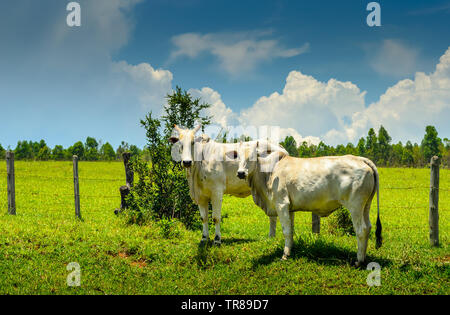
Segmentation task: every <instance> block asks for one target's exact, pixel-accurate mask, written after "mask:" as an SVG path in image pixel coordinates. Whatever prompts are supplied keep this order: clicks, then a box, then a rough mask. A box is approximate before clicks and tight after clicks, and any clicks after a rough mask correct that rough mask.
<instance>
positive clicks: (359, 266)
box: [355, 261, 364, 268]
mask: <svg viewBox="0 0 450 315" xmlns="http://www.w3.org/2000/svg"><path fill="white" fill-rule="evenodd" d="M363 266H364V261H357V262H355V267H356V268H362V267H363Z"/></svg>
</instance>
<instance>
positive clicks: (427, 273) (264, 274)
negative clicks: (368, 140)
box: [0, 161, 450, 294]
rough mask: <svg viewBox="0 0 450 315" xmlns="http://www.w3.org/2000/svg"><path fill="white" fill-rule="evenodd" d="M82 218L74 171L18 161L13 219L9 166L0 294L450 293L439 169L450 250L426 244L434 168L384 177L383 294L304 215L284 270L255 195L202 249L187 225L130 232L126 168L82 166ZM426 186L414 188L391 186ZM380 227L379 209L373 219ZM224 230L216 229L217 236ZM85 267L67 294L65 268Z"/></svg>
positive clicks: (447, 178) (228, 211) (1, 188)
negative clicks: (121, 210)
mask: <svg viewBox="0 0 450 315" xmlns="http://www.w3.org/2000/svg"><path fill="white" fill-rule="evenodd" d="M79 169H80V190H81V213H82V217H83V221H80V220H77V219H75V214H74V212H75V210H74V201H73V199H74V198H73V181H72V179H71V177H72V163H71V162H21V161H19V162H16V202H17V215H16V216H10V215H7V197H6V173H5V172H6V167H2V168H0V294H449V293H450V285H449V284H450V281H449V280H450V268H449V263H450V251H449V246H448V245H449V234H448V232H449V226H450V223H449V218H450V194H449V193H450V171H449V170H441V173H440V177H441V192H440V242H441V246H440V247H439V248H431V247H430V245H429V240H428V194H429V189H428V187H429V170H427V169H380V180H381V191H380V200H381V219H382V223H383V238H384V243H383V246H382V247H381V248H380V249H379V250H376V249H375V239H374V228H373V230H372V233H371V238H370V240H369V248H368V261H369V262H370V261H374V262H378V263H379V264H380V265H381V286H379V287H369V286H368V285H367V283H366V278H367V276H368V275H369V273H370V271H368V270H365V269H356V268H355V267H353V263H354V261H355V260H356V238H355V237H354V236H351V235H346V234H344V235H336V233H330V231H329V229H328V225H327V218H323V219H322V227H321V234H320V235H319V236H317V235H313V234H312V233H311V214H310V213H297V214H296V218H295V227H296V234H295V247H294V249H293V253H292V257H291V258H290V259H289V260H288V261H280V257H281V255H282V248H283V244H284V239H283V236H282V233H281V227H280V224H279V223H278V226H277V234H276V237H275V238H273V239H270V238H268V236H267V235H268V231H269V220H268V218H267V217H266V216H265V214H264V213H263V212H262V211H261V210H260V209H259V208H258V207H256V206H255V205H254V204H253V201H252V198H251V197H249V198H245V199H239V198H235V197H225V199H224V204H223V211H222V213H223V217H224V218H223V222H222V242H223V243H222V246H221V247H215V246H212V245H208V246H206V247H202V246H199V241H200V238H201V231H190V230H187V229H185V228H184V227H183V225H182V224H180V223H178V222H175V223H172V224H168V223H167V222H163V223H150V224H148V225H146V226H137V225H127V224H126V222H125V220H126V219H125V218H124V217H123V216H116V215H114V214H113V210H114V209H115V208H116V207H118V206H119V204H120V197H119V191H118V188H119V186H120V185H122V184H123V182H124V177H125V176H124V170H123V164H122V163H118V162H111V163H107V162H80V165H79ZM402 187H403V188H408V187H418V188H414V189H393V188H402ZM375 220H376V202H375V203H373V204H372V211H371V221H372V224H373V226H374V225H375V224H374V223H375ZM213 233H214V230H213V229H211V239H212V237H213ZM70 262H77V263H79V265H80V266H81V286H80V287H68V286H67V284H66V278H67V275H68V274H69V271H67V270H66V266H67V264H69V263H70Z"/></svg>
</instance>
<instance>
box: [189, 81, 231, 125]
mask: <svg viewBox="0 0 450 315" xmlns="http://www.w3.org/2000/svg"><path fill="white" fill-rule="evenodd" d="M189 93H190V94H191V95H192V96H193V97H195V98H200V99H201V100H202V102H204V103H208V104H211V107H209V108H208V109H206V110H205V112H204V113H203V114H204V115H205V116H210V117H212V119H211V122H212V123H213V124H217V125H219V126H221V127H227V126H231V125H236V124H238V123H239V121H238V117H237V115H236V113H234V112H233V111H232V110H231V109H230V108H228V107H227V106H226V105H225V103H224V102H223V101H222V97H221V95H220V94H219V93H218V92H217V91H214V90H213V89H211V88H209V87H204V88H202V89H200V90H198V89H190V90H189Z"/></svg>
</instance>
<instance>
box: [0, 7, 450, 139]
mask: <svg viewBox="0 0 450 315" xmlns="http://www.w3.org/2000/svg"><path fill="white" fill-rule="evenodd" d="M78 2H79V3H80V5H81V23H82V25H81V27H73V28H70V27H68V26H67V25H66V15H67V14H68V12H67V11H66V5H67V3H69V1H61V0H45V1H39V2H38V1H31V0H18V1H3V2H2V3H1V4H0V45H1V46H0V109H1V111H0V112H1V115H2V116H1V123H0V143H1V144H2V145H3V146H4V147H6V146H8V145H10V146H11V147H13V148H14V147H15V145H16V143H17V141H18V140H22V139H29V140H35V141H38V140H40V139H45V140H46V141H47V143H48V144H49V145H50V146H52V147H53V146H54V145H56V144H62V145H64V146H69V145H71V144H73V143H74V142H75V141H78V140H84V139H85V138H86V137H87V136H94V137H96V138H97V139H101V140H102V141H103V142H106V141H108V142H110V143H111V144H113V146H117V145H118V144H119V143H120V141H122V140H125V141H127V142H130V143H133V144H137V145H139V146H142V145H144V144H145V133H144V130H143V129H142V128H141V127H140V126H139V120H140V119H141V118H143V117H144V115H145V114H146V112H148V111H150V110H151V111H153V112H154V113H155V114H159V113H160V111H161V108H162V105H163V104H164V96H165V95H166V93H168V92H170V90H171V89H172V88H173V87H175V85H180V86H181V87H182V88H183V89H186V90H189V91H190V92H191V93H192V94H193V95H195V96H198V97H201V98H202V99H203V100H204V101H207V102H209V103H211V104H213V107H212V108H211V112H210V114H212V115H214V116H215V119H214V122H215V123H216V124H221V125H236V124H240V125H255V126H258V125H264V124H270V125H277V126H280V127H282V128H283V135H287V134H292V135H294V136H295V137H296V139H298V141H302V140H307V141H311V142H317V141H318V140H319V139H320V140H325V141H326V142H328V143H331V144H336V143H341V142H342V143H346V142H348V141H352V142H356V141H357V139H358V138H359V137H360V136H362V135H365V134H366V133H367V130H368V128H370V127H375V128H378V127H379V125H380V124H383V125H384V126H385V127H386V128H387V130H388V131H389V132H391V134H392V136H393V138H394V141H399V140H401V141H405V140H407V139H411V140H413V141H420V139H421V137H422V136H423V133H424V129H425V126H426V125H427V124H434V125H436V126H437V129H438V131H439V133H440V135H441V136H442V137H450V127H449V125H450V124H448V122H447V121H448V120H449V119H450V95H449V94H450V92H449V91H450V51H448V49H449V47H450V41H449V38H450V1H448V0H447V1H411V0H410V1H392V0H391V1H378V2H379V3H380V5H381V23H382V26H381V27H368V26H367V24H366V17H367V14H368V13H369V12H368V11H366V6H367V4H368V3H369V2H370V1H361V0H358V1H356V0H352V1H281V0H280V1H229V0H228V1H221V0H215V1H201V0H183V1H175V0H142V1H139V0H96V1H89V0H85V1H78Z"/></svg>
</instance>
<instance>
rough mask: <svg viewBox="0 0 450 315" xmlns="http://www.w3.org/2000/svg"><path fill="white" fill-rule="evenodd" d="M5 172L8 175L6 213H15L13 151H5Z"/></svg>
mask: <svg viewBox="0 0 450 315" xmlns="http://www.w3.org/2000/svg"><path fill="white" fill-rule="evenodd" d="M6 173H7V176H8V213H9V214H12V215H15V214H16V183H15V175H14V152H11V151H8V152H6Z"/></svg>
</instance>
